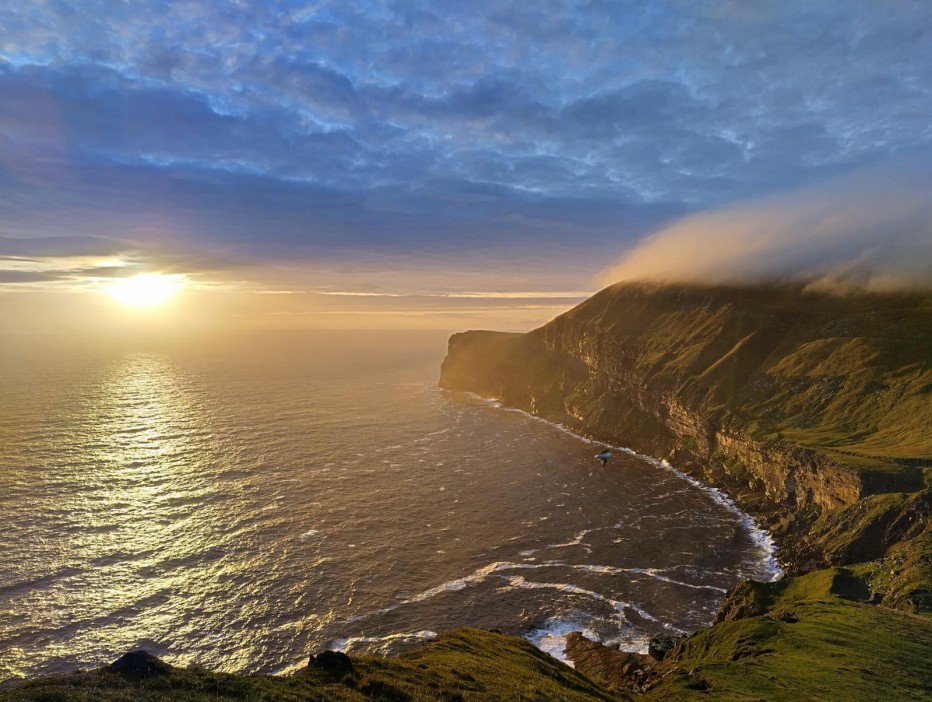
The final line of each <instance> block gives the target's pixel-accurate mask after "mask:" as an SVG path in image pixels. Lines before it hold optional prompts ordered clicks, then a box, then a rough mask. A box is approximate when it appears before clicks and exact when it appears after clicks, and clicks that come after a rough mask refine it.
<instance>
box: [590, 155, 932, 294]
mask: <svg viewBox="0 0 932 702" xmlns="http://www.w3.org/2000/svg"><path fill="white" fill-rule="evenodd" d="M599 280H600V282H601V283H602V284H610V283H614V282H619V281H639V280H643V281H658V282H699V283H753V282H771V281H785V280H789V281H805V282H807V283H809V285H810V286H811V287H812V288H815V289H820V290H830V291H847V290H853V289H861V290H872V291H886V290H902V289H910V288H930V287H932V168H929V167H928V166H927V165H926V164H925V163H919V162H918V161H911V162H900V163H898V164H895V165H888V166H885V167H882V168H874V169H871V170H868V171H861V172H859V173H858V174H856V175H854V176H849V177H846V178H838V179H835V180H833V181H831V182H828V183H824V184H822V185H819V186H816V187H811V188H807V189H803V190H798V191H795V192H792V193H788V194H783V195H779V196H775V197H769V198H766V199H760V200H755V201H753V202H749V203H744V204H741V205H737V206H731V207H726V208H722V209H718V210H711V211H707V212H702V213H699V214H694V215H691V216H688V217H685V218H684V219H681V220H679V221H678V222H676V223H674V224H673V225H671V226H669V227H667V228H665V229H662V230H660V231H658V232H656V233H654V234H653V235H651V236H649V237H647V238H646V239H644V240H643V241H642V242H641V243H640V244H638V245H636V246H635V247H634V248H633V249H631V250H629V251H628V252H627V253H625V254H624V255H623V256H622V257H621V259H619V260H618V261H617V262H616V263H615V264H614V265H612V266H610V267H609V268H607V269H606V270H604V271H603V272H602V273H601V275H600V279H599Z"/></svg>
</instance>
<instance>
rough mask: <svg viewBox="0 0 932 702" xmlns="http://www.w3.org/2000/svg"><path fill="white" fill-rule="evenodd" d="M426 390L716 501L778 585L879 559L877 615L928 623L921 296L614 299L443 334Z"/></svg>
mask: <svg viewBox="0 0 932 702" xmlns="http://www.w3.org/2000/svg"><path fill="white" fill-rule="evenodd" d="M440 384H441V386H442V387H444V388H447V389H450V390H466V391H470V392H474V393H478V394H480V395H483V396H486V397H494V398H496V399H498V400H500V401H501V402H503V403H504V404H506V405H509V406H512V407H518V408H520V409H523V410H526V411H527V412H530V413H531V414H534V415H538V416H541V417H544V418H546V419H549V420H552V421H557V422H560V423H562V424H564V425H565V426H566V427H567V428H569V429H571V430H573V431H575V432H577V433H580V434H583V435H586V436H590V437H592V438H595V439H598V440H600V441H604V442H606V443H612V444H619V445H624V446H628V447H631V448H634V449H636V450H638V451H641V452H644V453H647V454H650V455H653V456H657V457H662V458H666V459H669V460H670V461H671V462H672V463H673V464H674V465H676V466H677V467H678V468H681V469H684V470H686V471H688V472H690V473H691V474H693V475H695V476H697V477H699V478H701V479H702V480H704V481H705V482H707V483H709V484H713V485H716V486H719V487H722V488H724V489H726V490H728V491H729V492H730V493H731V494H732V495H733V496H734V497H736V498H737V500H738V501H739V503H741V504H742V506H743V507H744V508H745V509H747V510H748V511H749V512H751V513H752V514H754V515H755V516H757V517H758V518H759V519H761V520H762V521H763V522H765V523H766V524H767V525H768V526H769V527H770V529H771V531H772V532H773V533H774V535H775V536H776V537H777V540H778V543H779V544H780V546H781V553H780V555H781V559H782V560H783V561H784V563H785V564H786V566H787V567H788V570H789V571H790V572H791V573H793V572H795V573H801V572H807V571H809V570H812V569H814V568H818V567H824V566H829V565H850V564H854V563H861V562H866V561H875V560H878V559H883V558H886V557H895V558H896V559H897V560H896V567H893V566H891V567H890V568H887V569H886V576H880V577H878V578H877V580H876V585H877V586H878V587H883V588H884V589H885V590H886V592H884V593H881V594H883V595H885V596H886V598H885V603H886V604H889V605H891V606H897V607H903V608H905V609H909V610H913V611H916V610H919V611H926V610H928V609H929V608H932V599H930V591H929V588H928V584H929V577H928V576H929V562H928V558H927V556H928V553H927V552H926V546H927V544H928V542H929V518H930V514H932V509H930V498H929V488H928V484H929V483H930V482H932V295H929V294H926V293H897V294H892V293H891V294H878V293H854V294H848V295H834V294H827V293H820V292H813V291H809V290H807V289H805V288H804V287H803V286H801V285H797V286H790V285H786V286H778V285H759V286H708V287H703V286H697V285H690V286H684V285H646V284H618V285H614V286H611V287H609V288H606V289H605V290H602V291H601V292H599V293H597V294H596V295H594V296H593V297H592V298H590V299H589V300H587V301H585V302H583V303H582V304H580V305H578V306H577V307H575V308H573V309H572V310H570V311H569V312H567V313H565V314H563V315H560V316H559V317H557V318H556V319H554V320H553V321H551V322H549V323H548V324H545V325H544V326H543V327H540V328H539V329H536V330H534V331H532V332H529V333H527V334H502V333H496V332H485V331H470V332H465V333H462V334H455V335H453V336H452V337H451V339H450V344H449V352H448V354H447V357H446V359H445V360H444V362H443V366H442V370H441V377H440ZM904 564H906V566H908V568H907V569H908V570H910V574H909V575H908V576H906V577H902V576H903V566H904ZM885 578H886V579H885ZM897 579H898V580H897ZM893 581H896V582H893ZM906 581H909V583H908V584H907V583H906Z"/></svg>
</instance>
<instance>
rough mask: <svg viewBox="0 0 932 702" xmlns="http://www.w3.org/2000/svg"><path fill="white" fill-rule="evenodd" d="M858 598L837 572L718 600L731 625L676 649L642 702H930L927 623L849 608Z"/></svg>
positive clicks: (931, 626) (850, 577)
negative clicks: (713, 701) (712, 701)
mask: <svg viewBox="0 0 932 702" xmlns="http://www.w3.org/2000/svg"><path fill="white" fill-rule="evenodd" d="M868 595H869V589H868V587H867V585H866V583H865V582H863V581H861V580H860V579H859V578H857V577H856V576H855V573H854V572H853V571H851V570H846V569H838V568H833V569H828V570H824V571H818V572H815V573H811V574H808V575H805V576H801V577H797V578H790V579H788V580H786V581H782V582H778V583H767V584H763V583H753V584H749V583H745V584H743V585H742V586H739V588H738V589H737V591H736V592H735V593H733V594H732V596H731V597H730V600H729V602H726V607H725V609H726V611H727V610H729V609H730V612H731V614H733V615H737V617H738V618H736V619H731V620H726V621H723V622H720V623H718V624H716V625H715V626H713V627H711V628H708V629H702V630H700V631H699V632H697V633H695V634H693V635H692V636H690V637H689V638H687V639H686V640H684V641H682V642H681V643H680V644H679V645H678V646H677V648H676V649H675V650H674V651H673V653H672V654H670V656H668V657H667V659H665V660H664V662H663V663H662V664H661V665H660V670H659V671H658V673H659V675H663V676H664V677H661V678H660V679H659V683H658V684H656V685H655V687H653V688H652V689H650V690H649V691H648V693H647V694H646V699H649V700H690V699H696V700H699V699H716V700H767V701H769V702H779V701H781V700H787V701H788V702H789V701H791V700H792V701H795V700H826V701H830V700H832V701H834V700H846V701H849V702H858V701H861V700H863V701H864V702H868V701H874V700H898V701H899V700H903V701H905V700H930V699H932V656H930V655H929V652H930V651H932V622H930V621H929V620H928V619H924V618H921V617H917V616H915V615H911V614H907V613H903V612H893V611H891V610H889V609H887V608H885V607H877V606H871V605H868V604H864V603H863V602H862V601H859V600H862V599H863V598H864V597H866V596H868ZM742 608H744V610H743V612H742V611H741V610H742Z"/></svg>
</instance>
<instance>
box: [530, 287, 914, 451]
mask: <svg viewBox="0 0 932 702" xmlns="http://www.w3.org/2000/svg"><path fill="white" fill-rule="evenodd" d="M541 332H542V333H543V335H544V336H545V337H546V338H547V339H548V340H549V341H550V342H551V343H552V344H555V345H556V346H557V347H558V348H559V349H560V350H562V351H564V352H569V353H580V352H581V353H582V354H587V353H588V354H590V355H593V356H594V360H595V364H596V365H598V366H604V365H608V366H609V367H610V366H611V364H612V359H613V357H614V359H616V360H617V359H624V360H625V361H626V362H628V363H630V364H631V365H632V366H633V368H635V369H636V370H637V371H638V374H639V376H640V377H641V378H643V379H644V380H645V381H647V382H648V383H651V382H653V383H656V384H659V385H660V386H662V387H664V388H666V389H668V390H671V391H673V392H674V393H675V394H676V395H677V396H678V397H679V398H681V399H682V400H683V401H684V402H686V403H687V404H690V405H691V406H693V407H695V408H700V409H701V410H702V411H703V412H704V413H706V414H707V415H708V416H710V417H713V418H715V419H717V420H719V421H722V422H730V423H734V424H736V425H738V426H739V427H740V428H742V429H743V430H745V431H747V432H748V433H750V434H751V435H753V436H755V437H758V438H761V439H772V440H782V441H788V442H791V443H793V444H796V445H798V446H802V447H809V448H815V449H818V450H820V451H823V452H825V453H827V454H831V455H832V456H833V457H835V458H837V459H838V460H840V461H841V462H843V463H846V464H848V465H850V466H852V467H854V468H856V469H861V468H877V467H890V466H893V465H898V464H900V465H901V464H902V461H903V460H904V459H905V461H906V462H911V463H913V464H915V463H926V464H928V463H929V462H932V296H930V295H928V294H919V293H916V294H867V293H858V294H851V295H846V296H836V295H827V294H817V293H809V292H805V291H804V290H803V289H801V288H799V287H781V286H754V287H721V286H720V287H707V288H703V287H697V286H690V287H682V286H661V287H653V286H644V285H625V284H621V285H615V286H612V287H610V288H607V289H605V290H603V291H602V292H600V293H598V294H597V295H595V296H593V297H592V298H590V299H589V300H587V301H586V302H584V303H582V304H581V305H579V306H577V307H576V308H574V309H573V310H571V311H569V312H567V313H566V314H564V315H562V316H561V317H558V318H557V319H555V320H554V321H553V322H550V323H549V324H548V325H545V327H544V328H543V329H542V330H541ZM600 354H601V355H602V356H603V358H599V356H600Z"/></svg>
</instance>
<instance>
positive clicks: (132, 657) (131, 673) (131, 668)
mask: <svg viewBox="0 0 932 702" xmlns="http://www.w3.org/2000/svg"><path fill="white" fill-rule="evenodd" d="M108 668H109V670H110V671H112V672H114V673H120V674H121V675H125V676H127V677H131V678H151V677H156V676H159V675H168V674H169V673H170V672H171V670H172V668H171V666H170V665H168V664H167V663H164V662H162V660H161V659H159V658H157V657H155V656H153V655H152V654H151V653H149V652H148V651H143V650H141V649H140V650H137V651H129V652H128V653H124V654H123V655H122V656H120V657H119V658H117V659H116V660H115V661H114V662H113V663H111V664H110V665H109V667H108Z"/></svg>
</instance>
